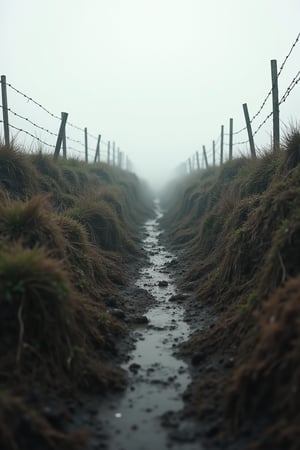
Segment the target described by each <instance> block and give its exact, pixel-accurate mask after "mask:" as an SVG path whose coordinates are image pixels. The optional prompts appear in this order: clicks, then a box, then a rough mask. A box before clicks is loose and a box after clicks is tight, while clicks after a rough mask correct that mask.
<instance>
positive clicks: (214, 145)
mask: <svg viewBox="0 0 300 450" xmlns="http://www.w3.org/2000/svg"><path fill="white" fill-rule="evenodd" d="M212 148H213V166H214V167H216V143H215V141H213V147H212Z"/></svg>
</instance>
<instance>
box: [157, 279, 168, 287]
mask: <svg viewBox="0 0 300 450" xmlns="http://www.w3.org/2000/svg"><path fill="white" fill-rule="evenodd" d="M158 286H159V287H167V286H169V283H168V282H167V281H166V280H160V281H159V282H158Z"/></svg>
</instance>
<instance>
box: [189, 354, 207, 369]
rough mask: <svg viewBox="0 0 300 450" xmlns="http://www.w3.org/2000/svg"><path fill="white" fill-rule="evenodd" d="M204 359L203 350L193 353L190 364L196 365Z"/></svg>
mask: <svg viewBox="0 0 300 450" xmlns="http://www.w3.org/2000/svg"><path fill="white" fill-rule="evenodd" d="M204 359H205V353H204V352H197V353H194V354H193V356H192V364H193V366H198V365H199V364H200V363H201V362H202V361H203V360H204Z"/></svg>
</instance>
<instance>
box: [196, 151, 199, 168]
mask: <svg viewBox="0 0 300 450" xmlns="http://www.w3.org/2000/svg"><path fill="white" fill-rule="evenodd" d="M196 161H197V169H198V170H200V161H199V152H198V151H196Z"/></svg>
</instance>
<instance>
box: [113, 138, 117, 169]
mask: <svg viewBox="0 0 300 450" xmlns="http://www.w3.org/2000/svg"><path fill="white" fill-rule="evenodd" d="M112 152H113V157H112V162H113V166H115V165H116V143H115V141H113V145H112Z"/></svg>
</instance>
